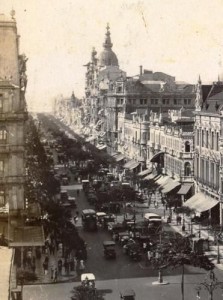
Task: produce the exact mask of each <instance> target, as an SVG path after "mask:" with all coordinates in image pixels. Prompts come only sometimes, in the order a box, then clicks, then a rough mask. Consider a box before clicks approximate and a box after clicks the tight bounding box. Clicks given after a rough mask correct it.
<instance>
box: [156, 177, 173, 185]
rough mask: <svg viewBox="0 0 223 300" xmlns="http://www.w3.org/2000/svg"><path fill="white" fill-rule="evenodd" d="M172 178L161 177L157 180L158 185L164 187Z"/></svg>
mask: <svg viewBox="0 0 223 300" xmlns="http://www.w3.org/2000/svg"><path fill="white" fill-rule="evenodd" d="M169 178H170V177H168V176H161V177H160V178H159V179H157V180H156V183H157V184H159V185H160V187H161V188H162V187H164V185H165V184H166V183H167V181H168V179H169Z"/></svg>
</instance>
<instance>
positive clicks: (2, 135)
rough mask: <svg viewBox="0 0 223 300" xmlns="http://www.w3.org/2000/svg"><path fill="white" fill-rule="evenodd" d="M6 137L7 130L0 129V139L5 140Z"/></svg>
mask: <svg viewBox="0 0 223 300" xmlns="http://www.w3.org/2000/svg"><path fill="white" fill-rule="evenodd" d="M6 139H7V131H6V130H5V129H0V140H2V141H3V140H4V141H5V140H6Z"/></svg>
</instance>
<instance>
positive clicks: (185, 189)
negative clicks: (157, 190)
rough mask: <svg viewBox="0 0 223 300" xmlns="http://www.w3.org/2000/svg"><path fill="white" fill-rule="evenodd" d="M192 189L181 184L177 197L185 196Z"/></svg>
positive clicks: (188, 185)
mask: <svg viewBox="0 0 223 300" xmlns="http://www.w3.org/2000/svg"><path fill="white" fill-rule="evenodd" d="M191 187H192V184H189V183H183V184H182V185H181V188H180V190H179V191H178V192H177V194H178V195H186V194H187V193H188V192H189V190H190V189H191Z"/></svg>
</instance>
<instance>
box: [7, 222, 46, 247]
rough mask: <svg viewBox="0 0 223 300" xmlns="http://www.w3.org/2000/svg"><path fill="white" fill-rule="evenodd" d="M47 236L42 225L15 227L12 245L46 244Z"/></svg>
mask: <svg viewBox="0 0 223 300" xmlns="http://www.w3.org/2000/svg"><path fill="white" fill-rule="evenodd" d="M10 240H11V237H10ZM44 245H45V238H44V232H43V227H42V226H24V227H17V228H14V230H13V232H12V241H11V242H9V246H10V247H22V246H24V247H32V246H44Z"/></svg>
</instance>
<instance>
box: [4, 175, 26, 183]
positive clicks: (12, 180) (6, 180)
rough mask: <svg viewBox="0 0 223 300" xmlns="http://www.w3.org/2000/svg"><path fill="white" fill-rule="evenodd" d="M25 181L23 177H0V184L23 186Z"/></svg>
mask: <svg viewBox="0 0 223 300" xmlns="http://www.w3.org/2000/svg"><path fill="white" fill-rule="evenodd" d="M26 179H27V176H25V175H19V176H3V177H0V184H24V183H25V181H26Z"/></svg>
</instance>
